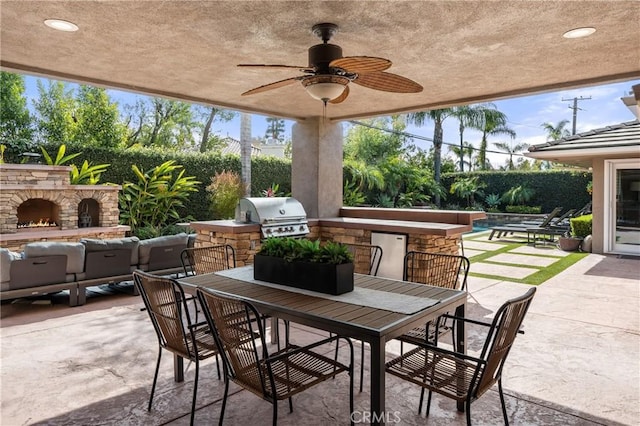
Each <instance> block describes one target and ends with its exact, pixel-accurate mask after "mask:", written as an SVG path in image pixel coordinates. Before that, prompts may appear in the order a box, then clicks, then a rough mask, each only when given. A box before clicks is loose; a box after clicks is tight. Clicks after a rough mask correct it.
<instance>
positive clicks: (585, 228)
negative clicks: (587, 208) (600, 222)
mask: <svg viewBox="0 0 640 426" xmlns="http://www.w3.org/2000/svg"><path fill="white" fill-rule="evenodd" d="M569 223H570V224H571V236H572V237H579V238H584V237H586V236H587V235H591V230H592V225H593V215H592V214H587V215H584V216H578V217H572V218H571V219H569Z"/></svg>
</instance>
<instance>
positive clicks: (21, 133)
mask: <svg viewBox="0 0 640 426" xmlns="http://www.w3.org/2000/svg"><path fill="white" fill-rule="evenodd" d="M24 91H25V87H24V77H23V76H21V75H20V74H13V73H8V72H0V148H1V149H2V150H3V155H2V156H1V157H6V160H7V161H18V156H19V155H20V154H22V153H23V152H27V151H30V150H31V149H32V148H33V147H32V145H33V127H32V123H31V115H30V114H29V109H28V108H27V99H26V97H25V96H24ZM5 149H6V152H5V151H4V150H5Z"/></svg>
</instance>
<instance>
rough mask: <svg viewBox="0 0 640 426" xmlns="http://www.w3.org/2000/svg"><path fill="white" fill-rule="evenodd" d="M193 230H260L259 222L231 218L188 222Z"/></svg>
mask: <svg viewBox="0 0 640 426" xmlns="http://www.w3.org/2000/svg"><path fill="white" fill-rule="evenodd" d="M189 227H191V228H192V229H193V230H194V231H196V232H198V231H209V232H226V233H231V234H245V233H248V232H260V224H259V223H240V222H236V221H235V220H233V219H228V220H207V221H201V222H191V223H189Z"/></svg>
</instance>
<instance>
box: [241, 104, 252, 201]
mask: <svg viewBox="0 0 640 426" xmlns="http://www.w3.org/2000/svg"><path fill="white" fill-rule="evenodd" d="M240 165H241V172H242V173H241V177H242V184H243V185H244V195H245V197H251V114H249V113H246V112H243V113H241V114H240Z"/></svg>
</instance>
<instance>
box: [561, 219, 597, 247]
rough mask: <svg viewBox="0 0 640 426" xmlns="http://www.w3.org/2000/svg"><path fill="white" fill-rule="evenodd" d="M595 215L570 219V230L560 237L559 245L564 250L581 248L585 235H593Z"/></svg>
mask: <svg viewBox="0 0 640 426" xmlns="http://www.w3.org/2000/svg"><path fill="white" fill-rule="evenodd" d="M592 221H593V215H591V214H588V215H584V216H578V217H573V218H571V219H570V220H569V224H570V229H571V230H570V231H569V232H568V233H567V234H568V235H565V236H563V237H560V238H558V246H559V247H560V249H561V250H564V251H576V250H579V249H580V246H581V245H582V242H583V240H584V238H585V237H587V236H588V235H591V226H592Z"/></svg>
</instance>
